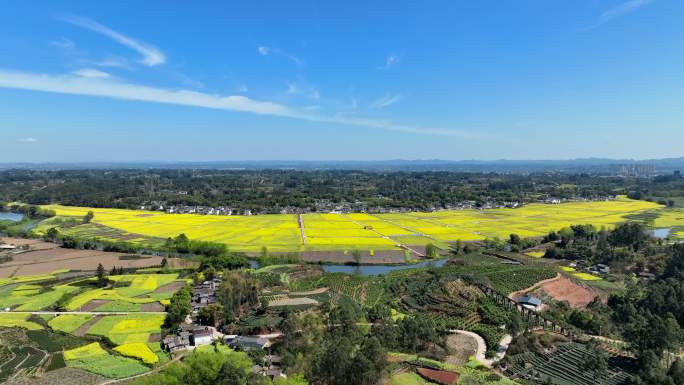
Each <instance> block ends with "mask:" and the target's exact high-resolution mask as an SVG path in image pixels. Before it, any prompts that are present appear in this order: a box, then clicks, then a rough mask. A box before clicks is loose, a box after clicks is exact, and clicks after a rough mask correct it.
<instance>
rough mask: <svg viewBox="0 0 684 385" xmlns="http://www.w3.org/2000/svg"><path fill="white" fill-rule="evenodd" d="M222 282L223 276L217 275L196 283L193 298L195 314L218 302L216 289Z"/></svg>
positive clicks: (193, 311) (192, 303)
mask: <svg viewBox="0 0 684 385" xmlns="http://www.w3.org/2000/svg"><path fill="white" fill-rule="evenodd" d="M222 282H223V280H222V279H221V278H218V277H216V278H213V279H211V280H207V281H204V282H202V283H199V284H197V285H195V287H194V288H193V290H192V299H191V305H192V315H193V316H197V314H198V313H199V311H200V310H202V308H203V307H205V306H207V305H212V304H215V303H217V299H216V289H218V288H219V286H221V283H222ZM214 326H215V325H214Z"/></svg>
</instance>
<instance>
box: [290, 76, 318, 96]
mask: <svg viewBox="0 0 684 385" xmlns="http://www.w3.org/2000/svg"><path fill="white" fill-rule="evenodd" d="M285 85H286V86H287V93H288V94H290V95H303V96H305V97H307V98H309V99H314V100H319V99H320V98H321V93H320V91H318V88H316V87H315V86H312V85H310V84H308V83H306V82H304V81H297V82H293V81H287V82H285Z"/></svg>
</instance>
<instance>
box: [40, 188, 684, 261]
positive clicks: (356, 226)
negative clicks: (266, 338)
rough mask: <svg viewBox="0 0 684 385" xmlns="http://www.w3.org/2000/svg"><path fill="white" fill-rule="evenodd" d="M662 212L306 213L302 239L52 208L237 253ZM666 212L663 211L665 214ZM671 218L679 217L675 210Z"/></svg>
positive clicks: (425, 239)
mask: <svg viewBox="0 0 684 385" xmlns="http://www.w3.org/2000/svg"><path fill="white" fill-rule="evenodd" d="M661 207H662V206H660V205H658V204H656V203H652V202H646V201H640V200H630V199H627V198H624V197H620V198H618V199H615V200H612V201H600V202H570V203H562V204H555V205H551V204H529V205H526V206H524V207H522V208H518V209H486V210H444V211H437V212H432V213H396V214H304V215H302V222H303V225H304V236H305V238H306V242H305V241H304V239H302V236H301V233H300V229H299V224H298V221H297V215H291V214H273V215H253V216H211V215H195V214H165V213H162V212H152V211H138V210H121V209H99V208H87V207H67V206H60V205H49V206H47V208H49V209H52V210H55V212H56V213H57V215H59V216H78V217H81V216H83V215H85V214H86V213H87V212H88V211H91V210H92V211H93V213H94V214H95V217H94V219H93V222H94V223H96V224H99V225H104V226H107V227H110V228H114V229H116V230H119V231H122V232H125V233H127V234H138V235H143V236H147V237H155V238H161V239H164V238H167V237H175V236H177V235H178V234H180V233H185V234H186V235H187V236H188V237H189V238H190V239H196V240H206V241H215V242H222V243H225V244H226V245H228V246H229V248H230V249H232V250H236V251H247V252H250V251H252V252H253V251H258V250H259V249H260V248H261V247H262V246H266V247H268V249H269V250H270V251H275V252H280V251H305V250H351V249H354V248H358V249H365V250H368V249H374V250H388V249H396V248H397V245H398V244H405V245H425V244H426V243H430V242H432V243H435V244H437V245H442V246H444V245H446V243H447V242H453V241H455V240H458V239H460V240H464V241H468V240H480V239H486V238H494V237H499V238H507V237H508V236H509V234H511V233H516V234H518V235H520V236H523V237H529V236H540V235H543V234H546V233H548V232H549V231H552V230H559V229H561V228H563V227H567V226H570V225H573V224H593V225H595V226H597V227H602V226H605V227H607V228H611V227H613V226H615V225H616V224H617V223H620V222H623V221H624V220H625V216H627V215H630V214H637V213H641V212H644V211H649V210H654V209H659V208H661ZM661 211H662V210H661ZM670 212H671V213H672V212H673V211H670ZM682 217H684V215H680V214H668V217H667V219H664V220H667V221H668V222H667V223H671V222H676V223H678V224H679V225H684V220H683V219H682Z"/></svg>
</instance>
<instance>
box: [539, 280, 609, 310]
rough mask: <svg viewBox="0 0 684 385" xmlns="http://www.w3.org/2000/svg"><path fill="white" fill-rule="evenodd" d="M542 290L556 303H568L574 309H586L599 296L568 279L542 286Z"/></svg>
mask: <svg viewBox="0 0 684 385" xmlns="http://www.w3.org/2000/svg"><path fill="white" fill-rule="evenodd" d="M541 290H542V291H543V292H544V293H546V294H547V295H548V296H549V297H552V298H553V299H554V300H556V301H567V302H568V304H570V306H572V307H586V306H587V305H588V304H589V303H590V302H591V301H593V300H594V298H596V297H597V294H596V293H595V292H594V291H592V290H590V289H588V288H586V287H584V286H582V285H579V284H577V283H575V282H573V281H571V280H570V279H568V278H566V277H561V278H559V279H556V280H554V281H550V282H546V283H544V284H543V285H541Z"/></svg>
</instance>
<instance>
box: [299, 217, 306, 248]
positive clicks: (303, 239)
mask: <svg viewBox="0 0 684 385" xmlns="http://www.w3.org/2000/svg"><path fill="white" fill-rule="evenodd" d="M297 224H298V225H299V235H300V236H301V238H302V245H304V246H306V233H305V232H304V218H302V214H298V215H297Z"/></svg>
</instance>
